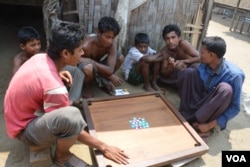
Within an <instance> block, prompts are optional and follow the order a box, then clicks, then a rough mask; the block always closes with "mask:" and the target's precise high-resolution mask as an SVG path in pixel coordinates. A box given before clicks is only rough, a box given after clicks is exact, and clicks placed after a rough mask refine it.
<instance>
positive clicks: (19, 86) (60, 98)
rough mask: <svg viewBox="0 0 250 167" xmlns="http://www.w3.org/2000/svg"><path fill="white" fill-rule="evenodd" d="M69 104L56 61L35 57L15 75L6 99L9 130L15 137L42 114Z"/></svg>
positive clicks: (5, 106) (12, 136)
mask: <svg viewBox="0 0 250 167" xmlns="http://www.w3.org/2000/svg"><path fill="white" fill-rule="evenodd" d="M69 104H70V101H69V98H68V91H67V89H66V87H65V86H64V84H63V82H62V80H61V78H60V76H59V75H58V71H57V69H56V66H55V64H54V62H53V60H52V59H51V58H50V57H49V56H48V55H47V54H45V53H40V54H37V55H34V56H33V57H31V58H30V59H29V60H27V61H26V62H25V63H24V64H23V65H22V66H21V67H20V68H19V70H18V71H17V72H16V73H15V74H14V76H13V78H12V79H11V81H10V84H9V87H8V89H7V91H6V95H5V99H4V114H5V121H6V130H7V134H8V135H9V137H10V138H14V137H16V136H17V135H18V134H19V133H20V132H21V131H22V130H23V129H24V128H25V127H26V125H27V124H28V123H29V122H30V121H31V120H33V119H34V118H35V117H37V116H38V115H39V114H41V112H43V113H44V112H50V111H52V110H54V109H58V108H60V107H65V106H68V105H69Z"/></svg>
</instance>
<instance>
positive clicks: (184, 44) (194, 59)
mask: <svg viewBox="0 0 250 167" xmlns="http://www.w3.org/2000/svg"><path fill="white" fill-rule="evenodd" d="M180 47H181V48H182V49H183V51H184V52H185V54H187V55H189V56H190V57H191V58H188V59H185V60H183V62H184V63H186V64H192V63H199V62H200V56H199V52H198V50H196V49H195V48H194V47H193V46H192V45H191V44H190V43H189V42H188V41H185V40H182V41H181V43H180Z"/></svg>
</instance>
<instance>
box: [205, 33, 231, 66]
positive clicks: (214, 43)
mask: <svg viewBox="0 0 250 167" xmlns="http://www.w3.org/2000/svg"><path fill="white" fill-rule="evenodd" d="M201 45H202V46H201V49H200V57H201V62H202V63H210V61H213V60H214V58H216V59H221V58H222V57H223V56H224V55H225V53H226V47H227V46H226V42H225V40H224V39H222V38H221V37H218V36H211V37H205V38H204V39H203V40H202V42H201Z"/></svg>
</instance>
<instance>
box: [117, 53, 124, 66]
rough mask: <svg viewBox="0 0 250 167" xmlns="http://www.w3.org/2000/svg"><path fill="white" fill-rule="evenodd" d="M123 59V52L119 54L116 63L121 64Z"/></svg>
mask: <svg viewBox="0 0 250 167" xmlns="http://www.w3.org/2000/svg"><path fill="white" fill-rule="evenodd" d="M123 61H124V55H123V54H120V55H119V57H118V58H117V63H118V64H122V63H123Z"/></svg>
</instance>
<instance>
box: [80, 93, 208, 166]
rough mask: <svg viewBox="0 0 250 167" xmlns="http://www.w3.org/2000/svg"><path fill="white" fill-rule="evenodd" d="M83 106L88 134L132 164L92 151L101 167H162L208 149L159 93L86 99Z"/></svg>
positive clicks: (203, 152) (200, 153)
mask: <svg viewBox="0 0 250 167" xmlns="http://www.w3.org/2000/svg"><path fill="white" fill-rule="evenodd" d="M83 107H84V112H85V115H84V116H85V119H86V121H87V124H88V131H89V133H90V134H91V135H92V136H94V137H96V138H98V139H99V140H101V141H104V142H105V143H107V144H109V145H113V146H117V147H119V148H121V149H123V150H124V151H125V153H126V154H128V155H129V157H130V159H129V163H130V164H129V165H119V164H116V163H115V162H113V161H110V160H108V159H106V158H105V157H104V156H103V155H102V154H101V153H100V151H98V150H95V149H92V151H93V156H94V159H95V161H96V164H97V166H99V167H116V166H131V167H146V166H163V165H168V164H171V163H173V162H177V161H180V160H184V159H188V158H192V157H197V156H200V155H202V154H205V153H206V152H207V151H208V149H209V148H208V146H207V145H206V143H204V142H203V140H202V139H201V138H200V137H199V135H198V134H197V133H196V132H195V130H194V129H193V128H192V127H191V126H190V125H189V124H188V122H186V121H185V119H184V118H183V117H182V116H181V115H180V114H179V112H178V111H177V110H176V109H175V108H174V107H173V105H171V103H170V102H168V100H166V99H165V98H164V96H163V95H162V94H160V93H158V92H152V93H140V94H132V95H124V96H117V97H104V98H93V99H87V100H85V101H84V104H83ZM138 122H139V123H138ZM138 124H141V125H138Z"/></svg>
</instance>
